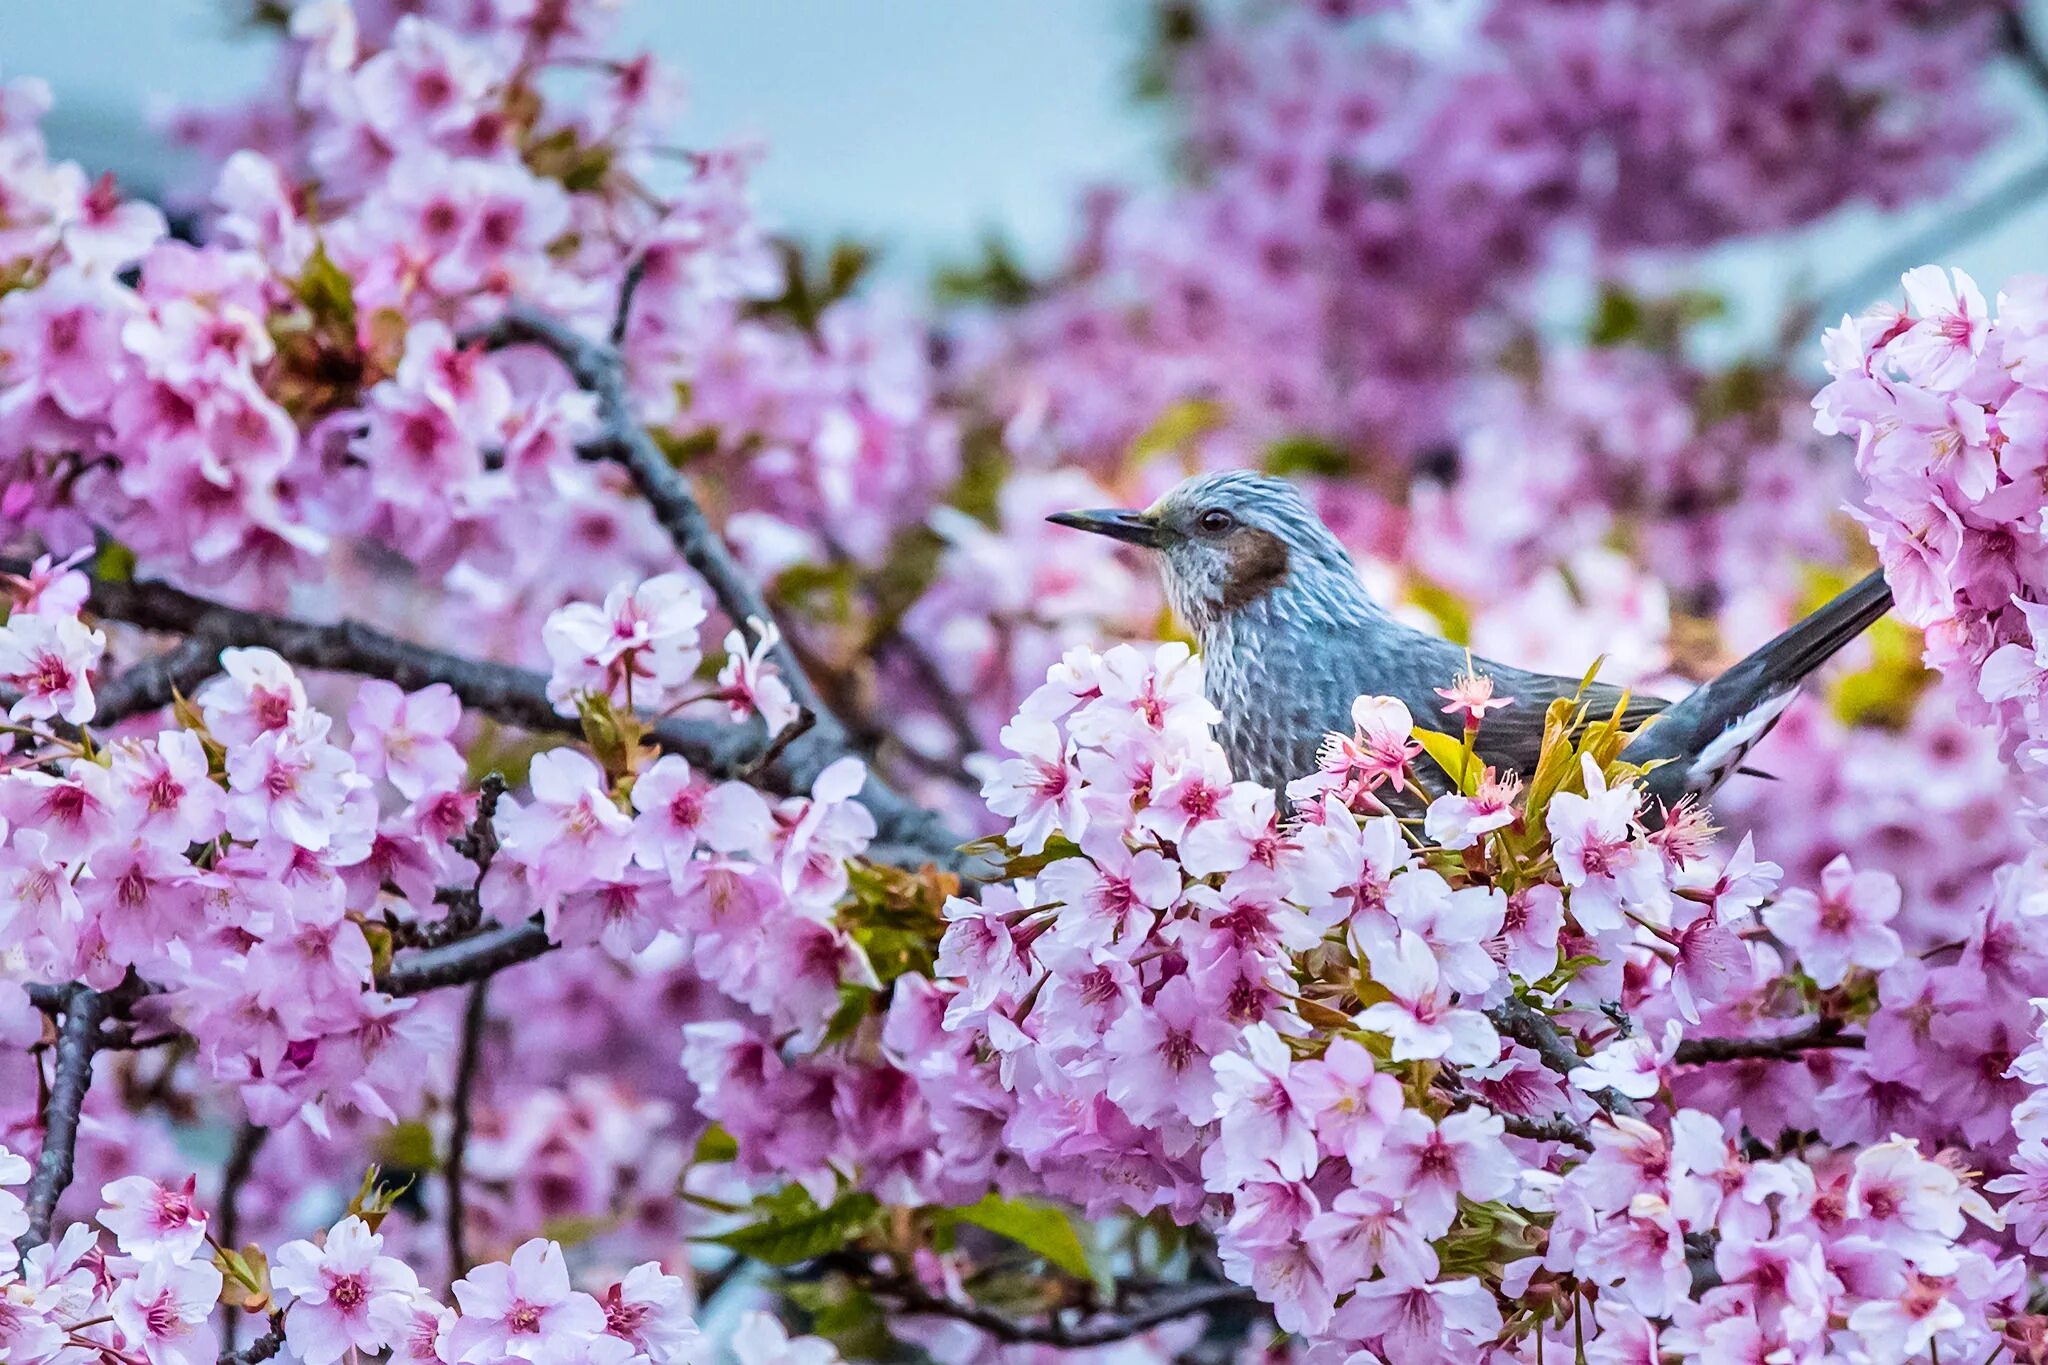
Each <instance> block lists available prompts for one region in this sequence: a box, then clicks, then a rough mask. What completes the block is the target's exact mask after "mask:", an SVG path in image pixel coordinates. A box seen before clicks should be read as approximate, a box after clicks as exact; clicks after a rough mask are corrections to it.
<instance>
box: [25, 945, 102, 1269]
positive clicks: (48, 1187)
mask: <svg viewBox="0 0 2048 1365" xmlns="http://www.w3.org/2000/svg"><path fill="white" fill-rule="evenodd" d="M106 1009H107V1001H106V998H105V997H103V996H102V995H101V994H100V993H99V992H98V991H95V990H93V989H92V988H90V987H88V986H83V985H78V984H75V983H74V984H73V985H70V986H67V987H65V988H64V1002H63V1005H62V1011H63V1015H64V1023H63V1025H62V1026H61V1027H60V1028H59V1029H58V1031H57V1062H56V1068H55V1074H54V1076H53V1077H52V1079H51V1082H50V1095H49V1101H48V1103H46V1104H45V1105H44V1106H43V1150H42V1151H41V1152H40V1153H39V1154H38V1155H37V1156H36V1169H35V1174H34V1175H32V1176H30V1177H29V1182H28V1189H27V1191H26V1192H25V1195H24V1197H23V1201H22V1202H23V1203H24V1204H26V1205H27V1209H28V1230H27V1231H26V1232H24V1233H22V1234H21V1235H20V1236H19V1237H17V1238H15V1239H14V1245H15V1248H16V1249H17V1250H19V1251H20V1252H21V1253H22V1254H23V1255H27V1254H28V1253H29V1252H30V1251H32V1250H33V1249H35V1248H36V1247H39V1246H41V1245H42V1244H43V1243H45V1242H47V1241H49V1240H50V1220H51V1219H52V1218H53V1217H55V1215H56V1211H57V1201H58V1199H60V1198H62V1197H63V1194H64V1191H65V1189H66V1188H67V1187H68V1186H69V1185H70V1184H71V1176H72V1169H73V1168H72V1163H73V1159H74V1158H75V1156H76V1154H77V1149H78V1115H79V1112H80V1111H81V1110H82V1109H83V1108H84V1107H85V1092H86V1090H87V1088H88V1087H90V1086H91V1085H92V1058H93V1053H94V1052H96V1051H98V1049H99V1030H100V1020H101V1018H102V1017H103V1016H104V1015H105V1013H106Z"/></svg>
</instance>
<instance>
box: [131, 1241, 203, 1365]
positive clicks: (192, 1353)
mask: <svg viewBox="0 0 2048 1365" xmlns="http://www.w3.org/2000/svg"><path fill="white" fill-rule="evenodd" d="M220 1284H221V1277H220V1272H219V1271H218V1270H215V1269H214V1268H213V1265H212V1263H211V1262H208V1261H180V1260H176V1259H174V1258H172V1257H169V1256H148V1257H144V1258H143V1259H142V1261H141V1264H140V1267H139V1268H138V1269H137V1270H136V1272H135V1274H134V1276H133V1277H132V1278H127V1279H123V1280H122V1281H121V1283H120V1284H119V1286H118V1287H117V1288H116V1289H115V1290H114V1295H113V1301H112V1303H111V1305H110V1309H111V1312H112V1314H113V1318H114V1325H115V1326H116V1327H118V1328H120V1329H121V1333H122V1335H124V1336H125V1337H127V1339H128V1342H129V1345H130V1347H131V1349H136V1350H141V1351H145V1352H147V1353H148V1358H149V1359H150V1360H151V1361H154V1362H160V1365H206V1362H208V1361H211V1360H213V1359H214V1356H215V1354H216V1351H217V1343H216V1341H215V1339H214V1334H213V1332H212V1331H211V1330H210V1329H209V1327H208V1326H207V1319H208V1318H210V1317H211V1316H212V1315H213V1308H214V1304H215V1303H216V1302H217V1301H218V1300H219V1298H220Z"/></svg>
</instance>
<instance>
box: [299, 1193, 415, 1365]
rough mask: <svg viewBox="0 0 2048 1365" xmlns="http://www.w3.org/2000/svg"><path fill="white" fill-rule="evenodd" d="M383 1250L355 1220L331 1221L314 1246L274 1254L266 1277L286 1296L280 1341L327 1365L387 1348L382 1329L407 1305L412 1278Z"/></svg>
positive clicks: (313, 1364) (309, 1364)
mask: <svg viewBox="0 0 2048 1365" xmlns="http://www.w3.org/2000/svg"><path fill="white" fill-rule="evenodd" d="M383 1250H384V1238H383V1237H382V1236H381V1235H380V1234H378V1233H375V1232H372V1231H370V1228H369V1225H368V1224H366V1223H364V1222H363V1220H362V1219H360V1218H355V1217H349V1218H344V1219H342V1220H341V1221H340V1222H339V1223H336V1224H335V1225H334V1226H333V1228H331V1229H329V1231H328V1233H327V1237H326V1240H325V1242H324V1243H323V1244H321V1245H317V1246H316V1245H315V1244H314V1243H312V1242H306V1241H298V1242H287V1243H285V1244H284V1245H283V1246H281V1247H279V1248H278V1249H277V1255H276V1257H275V1258H274V1262H273V1270H272V1278H273V1280H274V1281H275V1283H276V1285H277V1287H278V1288H279V1289H281V1290H283V1291H284V1292H285V1293H286V1294H287V1295H289V1296H290V1305H289V1308H288V1310H287V1311H286V1313H285V1339H286V1341H287V1343H288V1344H289V1345H290V1346H291V1348H292V1350H293V1352H295V1353H296V1354H297V1355H298V1357H299V1358H300V1359H301V1360H303V1361H305V1362H306V1365H332V1362H334V1361H337V1360H340V1359H341V1358H342V1357H343V1356H346V1355H350V1354H351V1353H353V1352H358V1351H362V1352H371V1351H378V1350H382V1349H383V1348H384V1346H385V1345H386V1344H387V1341H388V1340H389V1339H388V1338H387V1337H386V1336H385V1324H386V1323H388V1322H389V1321H390V1316H391V1314H392V1313H393V1312H394V1311H396V1310H397V1309H398V1307H399V1306H400V1305H408V1304H410V1303H411V1301H412V1298H413V1295H414V1294H416V1293H417V1292H418V1290H419V1280H418V1279H417V1277H415V1276H414V1275H413V1272H412V1270H411V1268H410V1267H408V1266H407V1265H406V1264H405V1263H404V1262H403V1261H400V1260H398V1259H397V1258H395V1257H392V1256H386V1255H384V1254H383Z"/></svg>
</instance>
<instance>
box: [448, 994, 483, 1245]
mask: <svg viewBox="0 0 2048 1365" xmlns="http://www.w3.org/2000/svg"><path fill="white" fill-rule="evenodd" d="M489 989H490V978H489V977H484V978H483V979H482V980H480V981H478V982H477V983H476V984H475V985H474V986H471V987H470V988H469V1004H468V1006H467V1007H466V1008H465V1009H464V1010H463V1012H462V1055H461V1057H460V1059H459V1060H458V1061H457V1063H456V1067H455V1093H454V1095H453V1096H452V1097H450V1099H449V1104H450V1106H451V1107H452V1108H453V1109H454V1114H453V1115H452V1121H451V1122H450V1124H449V1127H448V1159H447V1161H445V1162H443V1163H442V1173H443V1174H442V1178H443V1179H444V1180H446V1181H447V1184H448V1282H449V1283H450V1284H453V1283H454V1282H455V1281H457V1280H459V1279H461V1278H462V1277H463V1276H464V1275H467V1274H468V1273H469V1266H470V1261H469V1239H468V1232H469V1210H468V1207H467V1206H466V1204H465V1202H464V1199H463V1190H462V1165H463V1158H464V1156H465V1155H467V1153H468V1149H469V1125H470V1118H471V1115H470V1102H471V1100H472V1098H473V1096H474V1094H475V1091H476V1073H477V1064H478V1062H479V1061H480V1060H481V1058H482V1057H483V1050H484V1022H485V1020H486V1019H487V1018H488V1017H489V1013H490V1012H489V1010H488V1009H487V1008H486V1004H487V1001H486V998H485V997H486V993H487V992H488V991H489Z"/></svg>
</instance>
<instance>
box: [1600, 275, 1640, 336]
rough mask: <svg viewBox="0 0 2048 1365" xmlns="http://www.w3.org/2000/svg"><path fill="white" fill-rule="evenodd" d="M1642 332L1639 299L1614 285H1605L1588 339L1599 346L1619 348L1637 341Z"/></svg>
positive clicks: (1601, 290)
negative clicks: (1629, 342)
mask: <svg viewBox="0 0 2048 1365" xmlns="http://www.w3.org/2000/svg"><path fill="white" fill-rule="evenodd" d="M1642 330H1643V306H1642V304H1641V303H1640V302H1638V301H1637V299H1636V296H1635V295H1633V294H1631V293H1629V292H1628V291H1627V290H1625V289H1620V288H1617V287H1616V286H1614V285H1611V284H1603V285H1601V286H1600V299H1599V301H1598V302H1597V303H1595V304H1594V305H1593V323H1592V325H1591V326H1590V327H1589V328H1587V336H1586V339H1587V340H1588V341H1590V342H1592V343H1593V344H1594V345H1595V346H1619V345H1621V344H1622V343H1623V342H1625V341H1631V340H1633V339H1635V337H1637V336H1638V335H1640V334H1641V332H1642Z"/></svg>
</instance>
